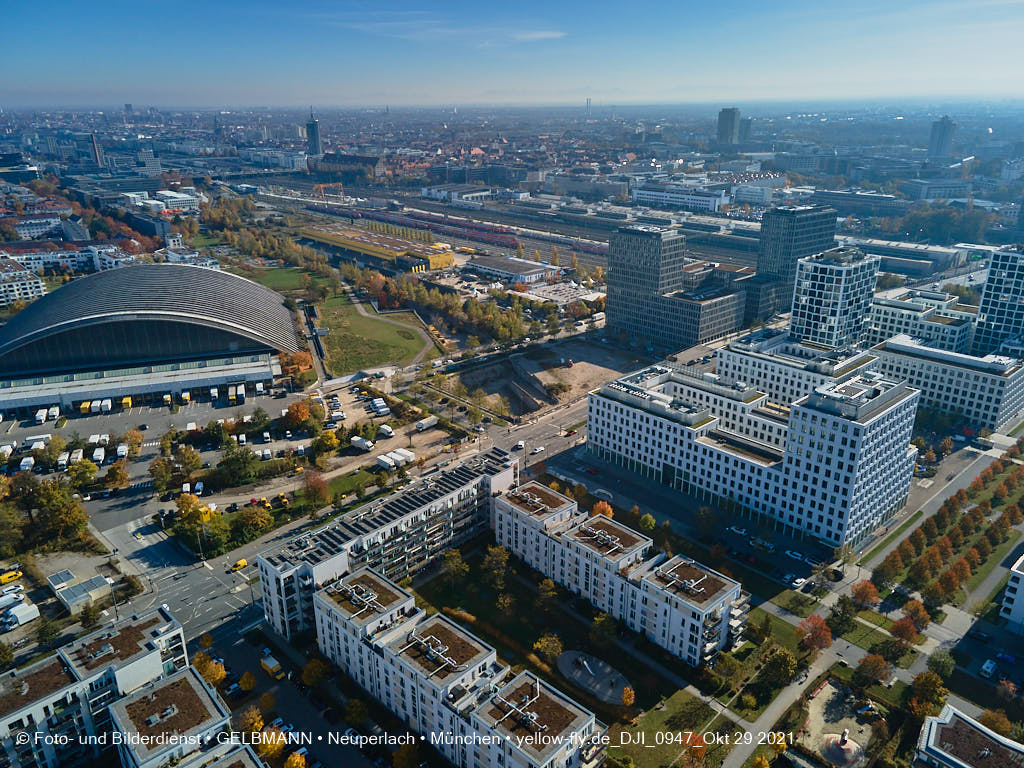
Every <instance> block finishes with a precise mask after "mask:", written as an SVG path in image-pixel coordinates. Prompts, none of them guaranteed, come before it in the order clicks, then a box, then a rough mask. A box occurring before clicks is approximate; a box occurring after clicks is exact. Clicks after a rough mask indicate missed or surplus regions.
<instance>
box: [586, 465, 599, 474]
mask: <svg viewBox="0 0 1024 768" xmlns="http://www.w3.org/2000/svg"><path fill="white" fill-rule="evenodd" d="M587 474H590V475H596V474H597V470H596V469H594V468H593V467H587Z"/></svg>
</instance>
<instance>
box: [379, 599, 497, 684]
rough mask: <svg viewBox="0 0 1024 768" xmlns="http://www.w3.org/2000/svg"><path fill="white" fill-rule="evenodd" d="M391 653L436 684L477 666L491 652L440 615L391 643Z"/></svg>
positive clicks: (487, 647)
mask: <svg viewBox="0 0 1024 768" xmlns="http://www.w3.org/2000/svg"><path fill="white" fill-rule="evenodd" d="M391 649H392V651H394V652H395V654H396V655H397V656H399V657H400V658H402V659H404V660H405V661H406V662H408V663H409V664H411V665H412V666H414V667H418V668H419V669H420V671H422V672H423V673H425V674H426V676H427V677H428V678H430V679H432V680H436V681H437V682H439V683H443V682H444V681H445V680H448V679H449V678H452V677H456V676H457V675H458V674H459V673H461V672H463V671H464V670H466V669H468V668H469V667H472V666H474V665H475V664H478V663H480V662H481V661H483V660H484V658H486V657H487V655H488V654H489V653H490V652H491V650H492V649H491V648H490V647H489V646H487V645H484V644H483V643H482V642H480V641H479V640H477V639H476V638H475V637H473V636H472V635H470V634H469V633H468V632H466V631H465V630H464V629H462V628H461V627H459V626H458V625H457V624H455V623H454V622H451V621H449V620H448V619H446V618H445V617H444V616H440V615H435V616H432V617H431V618H429V619H427V620H426V621H424V622H422V623H420V624H419V625H417V626H416V627H415V628H414V629H413V630H412V631H411V632H410V633H409V634H407V635H405V636H404V637H400V638H398V639H397V640H395V641H394V642H392V643H391Z"/></svg>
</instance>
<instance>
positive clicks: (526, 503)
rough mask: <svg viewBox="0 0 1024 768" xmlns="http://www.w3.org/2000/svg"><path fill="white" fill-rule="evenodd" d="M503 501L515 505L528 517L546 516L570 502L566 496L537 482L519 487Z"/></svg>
mask: <svg viewBox="0 0 1024 768" xmlns="http://www.w3.org/2000/svg"><path fill="white" fill-rule="evenodd" d="M505 500H506V501H508V502H509V503H510V504H513V505H515V506H516V507H518V508H519V509H521V510H522V511H523V512H525V513H526V514H528V515H534V516H536V517H545V516H546V515H548V514H550V513H552V512H555V511H557V510H559V509H562V508H563V507H565V506H568V505H569V504H572V500H571V499H569V498H568V497H567V496H563V495H562V494H560V493H556V492H555V491H553V490H551V489H550V488H548V487H546V486H544V485H541V484H540V483H538V482H535V481H530V482H529V483H525V484H524V485H520V486H519V487H518V488H517V489H515V490H514V491H512V492H510V493H508V494H506V495H505Z"/></svg>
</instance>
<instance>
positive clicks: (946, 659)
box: [928, 651, 956, 680]
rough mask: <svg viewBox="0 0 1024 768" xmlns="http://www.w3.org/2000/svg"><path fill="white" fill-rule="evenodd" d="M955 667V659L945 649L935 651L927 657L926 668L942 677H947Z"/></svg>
mask: <svg viewBox="0 0 1024 768" xmlns="http://www.w3.org/2000/svg"><path fill="white" fill-rule="evenodd" d="M955 668H956V660H955V659H954V658H953V656H952V655H951V654H949V653H947V652H946V651H936V652H935V653H933V654H932V655H931V656H929V657H928V669H930V670H931V671H932V672H934V673H935V674H937V675H938V676H939V677H941V678H942V679H944V680H945V679H946V678H948V677H949V676H950V675H952V674H953V670H954V669H955Z"/></svg>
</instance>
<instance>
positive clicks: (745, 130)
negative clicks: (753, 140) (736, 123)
mask: <svg viewBox="0 0 1024 768" xmlns="http://www.w3.org/2000/svg"><path fill="white" fill-rule="evenodd" d="M753 129H754V118H752V117H744V118H743V119H742V120H740V143H741V144H742V143H743V142H744V141H750V134H751V133H752V132H753Z"/></svg>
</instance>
